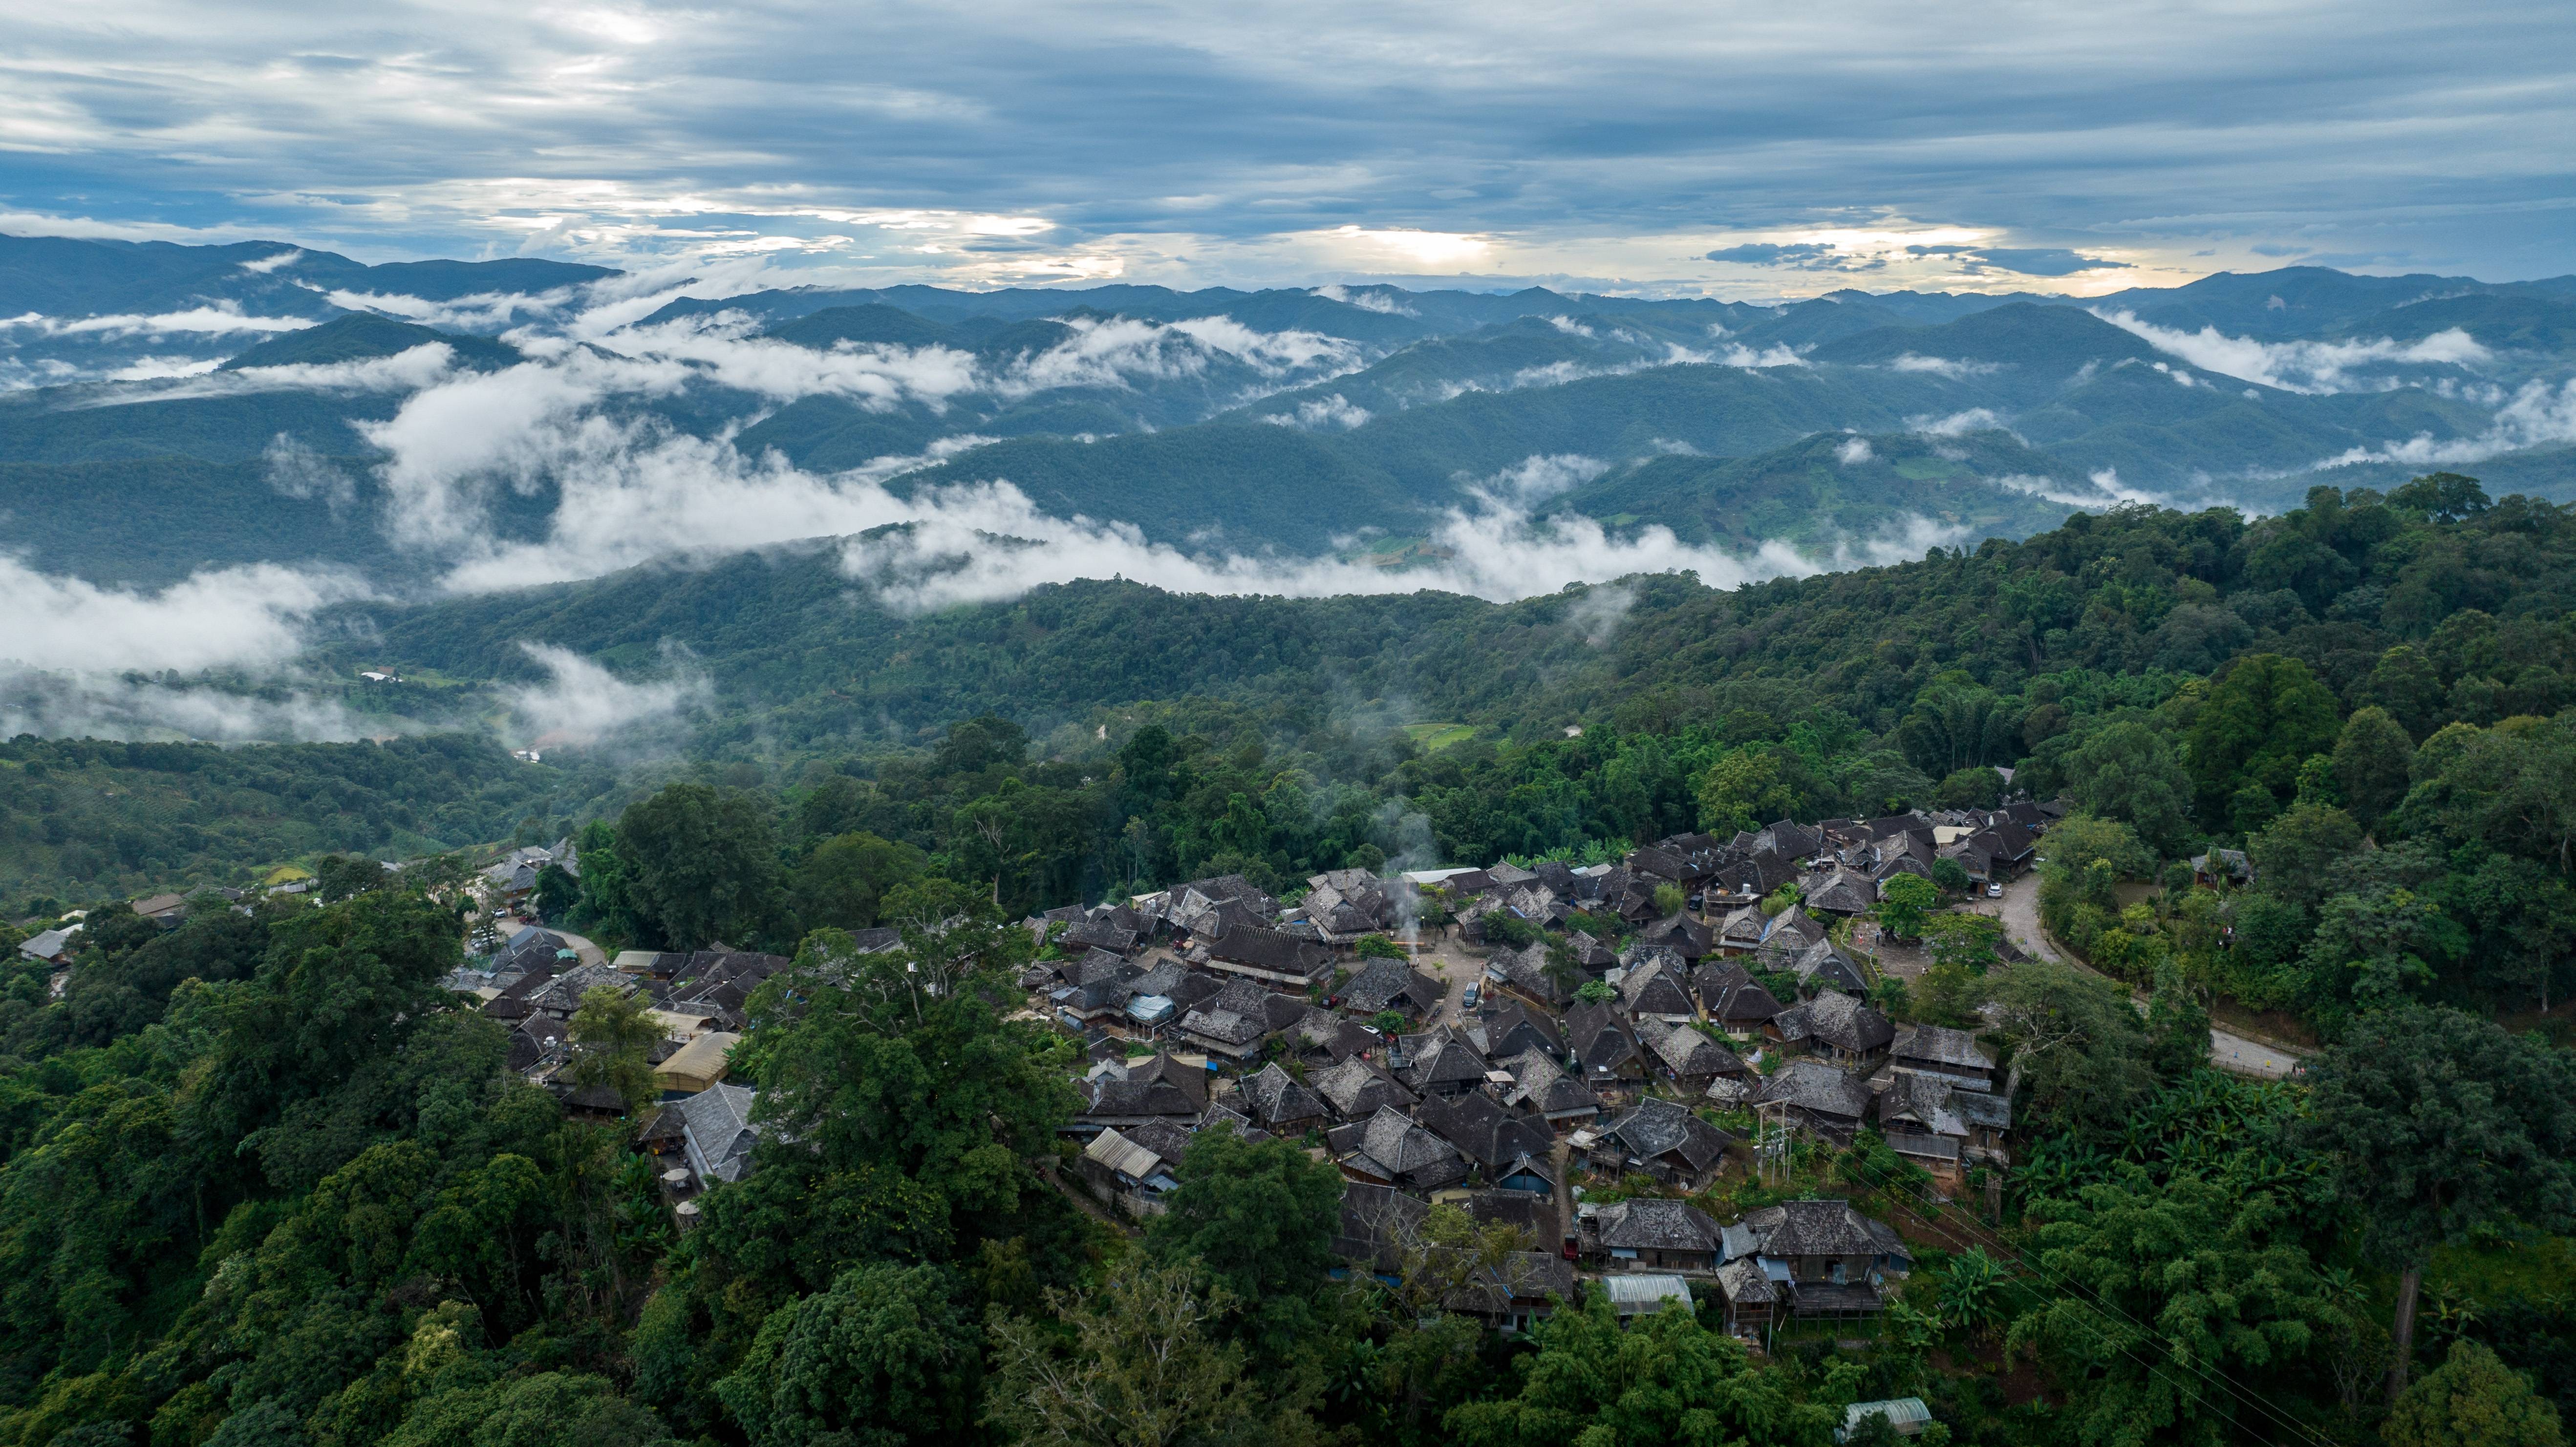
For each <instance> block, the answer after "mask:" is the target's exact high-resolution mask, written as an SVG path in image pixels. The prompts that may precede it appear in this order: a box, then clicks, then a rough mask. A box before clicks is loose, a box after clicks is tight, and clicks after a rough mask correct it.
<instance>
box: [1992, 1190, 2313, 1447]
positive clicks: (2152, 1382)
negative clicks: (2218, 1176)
mask: <svg viewBox="0 0 2576 1447" xmlns="http://www.w3.org/2000/svg"><path fill="white" fill-rule="evenodd" d="M2031 1215H2032V1218H2033V1220H2034V1222H2035V1223H2036V1224H2035V1227H2034V1229H2033V1232H2032V1237H2033V1245H2034V1250H2033V1252H2032V1258H2033V1260H2034V1261H2035V1263H2036V1264H2037V1265H2038V1266H2039V1268H2040V1269H2041V1270H2042V1271H2043V1272H2045V1273H2047V1275H2048V1276H2049V1277H2050V1278H2051V1279H2053V1280H2057V1281H2063V1282H2067V1283H2070V1284H2071V1285H2072V1286H2073V1287H2074V1288H2076V1289H2074V1290H2064V1291H2059V1292H2054V1293H2051V1294H2049V1295H2048V1296H2046V1297H2045V1298H2043V1299H2042V1300H2041V1301H2039V1302H2038V1303H2037V1304H2036V1305H2034V1306H2033V1307H2031V1308H2030V1309H2029V1310H2028V1311H2026V1312H2024V1313H2023V1314H2022V1315H2021V1316H2020V1317H2019V1318H2018V1319H2017V1320H2015V1321H2014V1322H2013V1324H2012V1330H2011V1332H2010V1333H2009V1335H2008V1336H2007V1338H2006V1349H2007V1351H2015V1352H2017V1351H2020V1350H2022V1349H2024V1348H2027V1349H2029V1350H2031V1351H2032V1352H2034V1353H2036V1354H2037V1356H2038V1357H2039V1359H2040V1360H2041V1361H2042V1362H2043V1363H2045V1364H2046V1365H2048V1366H2049V1367H2051V1368H2052V1369H2053V1370H2054V1372H2055V1374H2056V1379H2057V1380H2058V1381H2060V1382H2063V1383H2065V1384H2067V1388H2068V1391H2069V1401H2068V1404H2067V1405H2068V1411H2069V1413H2070V1415H2071V1417H2072V1419H2073V1420H2072V1421H2071V1422H2070V1423H2069V1426H2070V1427H2071V1428H2072V1429H2073V1430H2072V1432H2071V1434H2070V1435H2071V1436H2072V1437H2073V1439H2074V1440H2077V1441H2082V1442H2091V1443H2100V1444H2104V1447H2143V1444H2145V1443H2147V1442H2150V1441H2167V1442H2182V1443H2190V1444H2195V1447H2220V1444H2223V1443H2226V1442H2228V1441H2230V1440H2232V1439H2233V1438H2234V1436H2235V1435H2236V1433H2235V1430H2234V1428H2233V1427H2232V1425H2231V1422H2230V1419H2231V1418H2233V1417H2236V1416H2238V1415H2239V1414H2241V1413H2242V1412H2243V1410H2244V1409H2243V1407H2242V1406H2241V1405H2239V1404H2238V1403H2237V1402H2236V1401H2235V1399H2234V1398H2232V1397H2231V1396H2229V1395H2228V1394H2227V1392H2226V1390H2225V1389H2224V1388H2222V1387H2220V1386H2218V1385H2217V1384H2216V1383H2215V1382H2213V1381H2211V1380H2209V1379H2208V1378H2210V1377H2212V1376H2234V1375H2237V1374H2240V1373H2246V1372H2259V1373H2263V1374H2266V1375H2270V1374H2273V1373H2278V1372H2281V1371H2283V1370H2284V1369H2285V1368H2291V1367H2295V1366H2297V1365H2298V1364H2300V1363H2301V1362H2303V1361H2304V1360H2305V1359H2307V1358H2308V1357H2309V1356H2311V1355H2312V1354H2315V1353H2317V1352H2319V1351H2320V1350H2321V1349H2322V1347H2323V1344H2324V1342H2325V1341H2326V1340H2327V1339H2328V1337H2329V1336H2330V1334H2331V1332H2332V1330H2333V1328H2334V1326H2335V1325H2336V1323H2337V1321H2338V1317H2339V1314H2340V1308H2339V1307H2338V1306H2337V1305H2336V1304H2335V1303H2334V1301H2333V1299H2332V1297H2331V1296H2330V1295H2329V1294H2328V1293H2327V1291H2326V1290H2325V1287H2324V1284H2323V1283H2322V1282H2321V1281H2320V1280H2319V1279H2318V1276H2317V1273H2316V1271H2315V1269H2314V1268H2313V1267H2312V1266H2311V1265H2310V1264H2309V1262H2308V1256H2307V1253H2306V1252H2305V1251H2303V1250H2301V1249H2300V1248H2299V1246H2298V1245H2297V1234H2298V1230H2299V1226H2300V1222H2299V1216H2298V1211H2297V1209H2296V1207H2295V1206H2293V1205H2292V1204H2290V1203H2288V1202H2284V1201H2282V1200H2280V1199H2279V1198H2277V1197H2275V1196H2274V1195H2273V1194H2272V1193H2271V1192H2268V1191H2258V1192H2255V1193H2253V1194H2252V1195H2250V1196H2248V1195H2244V1194H2242V1193H2240V1192H2239V1191H2237V1190H2236V1189H2234V1188H2233V1187H2231V1186H2227V1185H2221V1184H2219V1183H2218V1182H2215V1181H2208V1180H2203V1179H2202V1178H2200V1177H2199V1176H2196V1175H2187V1174H2186V1175H2178V1176H2176V1177H2174V1178H2173V1179H2172V1180H2171V1181H2169V1182H2167V1183H2166V1184H2165V1185H2164V1186H2162V1187H2161V1188H2159V1187H2155V1186H2152V1185H2149V1184H2147V1183H2146V1182H2144V1181H2143V1180H2136V1181H2130V1182H2123V1183H2118V1184H2103V1185H2094V1186H2088V1187H2085V1188H2084V1190H2083V1191H2082V1193H2081V1196H2080V1197H2079V1198H2078V1199H2075V1200H2065V1199H2059V1198H2042V1199H2040V1200H2039V1201H2036V1202H2034V1203H2033V1205H2032V1208H2031Z"/></svg>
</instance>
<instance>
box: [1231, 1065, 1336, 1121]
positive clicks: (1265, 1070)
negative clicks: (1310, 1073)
mask: <svg viewBox="0 0 2576 1447" xmlns="http://www.w3.org/2000/svg"><path fill="white" fill-rule="evenodd" d="M1236 1096H1237V1098H1238V1099H1239V1100H1240V1102H1241V1104H1240V1106H1239V1108H1240V1109H1241V1110H1242V1112H1243V1114H1244V1115H1245V1117H1246V1118H1248V1119H1249V1120H1251V1121H1252V1123H1253V1124H1255V1125H1257V1126H1260V1127H1261V1128H1262V1129H1263V1130H1266V1131H1268V1132H1270V1133H1271V1134H1272V1135H1277V1136H1292V1137H1293V1136H1302V1135H1304V1134H1305V1133H1306V1132H1308V1131H1310V1130H1315V1131H1319V1130H1322V1129H1324V1128H1325V1127H1326V1126H1327V1125H1330V1124H1331V1121H1329V1120H1328V1119H1326V1110H1327V1108H1326V1106H1325V1104H1324V1099H1323V1097H1322V1096H1319V1095H1317V1094H1316V1093H1315V1092H1314V1091H1312V1090H1309V1089H1307V1088H1306V1087H1305V1086H1303V1085H1300V1084H1298V1083H1297V1081H1296V1080H1295V1079H1294V1078H1293V1077H1291V1076H1290V1075H1289V1074H1288V1072H1287V1071H1285V1070H1282V1069H1280V1068H1279V1063H1278V1062H1277V1061H1275V1060H1274V1061H1272V1062H1271V1063H1270V1064H1268V1065H1265V1066H1263V1067H1261V1069H1259V1070H1258V1071H1255V1072H1254V1073H1252V1074H1250V1075H1247V1076H1245V1077H1244V1078H1243V1081H1242V1083H1241V1084H1240V1085H1239V1086H1238V1087H1237V1089H1236Z"/></svg>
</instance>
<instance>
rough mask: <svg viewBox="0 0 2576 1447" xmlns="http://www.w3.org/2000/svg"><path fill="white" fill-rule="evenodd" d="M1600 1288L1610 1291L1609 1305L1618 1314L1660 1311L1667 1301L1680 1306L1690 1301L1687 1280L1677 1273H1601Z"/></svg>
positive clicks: (1626, 1314) (1633, 1314) (1686, 1304)
mask: <svg viewBox="0 0 2576 1447" xmlns="http://www.w3.org/2000/svg"><path fill="white" fill-rule="evenodd" d="M1601 1289H1602V1290H1604V1291H1606V1292H1608V1293H1609V1294H1610V1304H1611V1305H1612V1306H1613V1307H1615V1308H1617V1309H1618V1312H1619V1314H1620V1315H1621V1316H1635V1315H1637V1314H1639V1313H1641V1312H1655V1311H1661V1310H1663V1309H1664V1303H1665V1302H1668V1301H1678V1302H1680V1303H1681V1304H1682V1305H1683V1306H1684V1307H1688V1306H1689V1305H1690V1304H1691V1294H1690V1283H1689V1282H1687V1281H1685V1280H1683V1279H1682V1278H1681V1277H1679V1276H1672V1275H1664V1274H1647V1273H1627V1274H1620V1275H1612V1276H1604V1277H1602V1278H1601Z"/></svg>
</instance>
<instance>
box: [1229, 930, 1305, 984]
mask: <svg viewBox="0 0 2576 1447" xmlns="http://www.w3.org/2000/svg"><path fill="white" fill-rule="evenodd" d="M1208 957H1209V958H1210V959H1216V960H1225V961H1228V962H1230V963H1233V964H1239V965H1246V966H1249V967H1251V968H1253V969H1256V970H1269V971H1272V972H1273V973H1276V974H1283V975H1300V976H1308V977H1311V976H1314V975H1316V974H1319V973H1321V972H1322V971H1323V970H1325V969H1326V968H1328V967H1330V966H1331V964H1332V963H1333V952H1332V951H1331V950H1329V949H1327V948H1325V947H1324V946H1322V945H1320V944H1317V943H1315V942H1314V941H1313V940H1301V939H1298V938H1295V937H1294V936H1291V935H1284V934H1281V933H1279V932H1278V931H1277V930H1273V929H1263V928H1260V927H1257V926H1241V927H1237V928H1233V929H1229V930H1227V931H1226V932H1225V935H1224V937H1223V938H1221V939H1219V940H1217V941H1215V942H1214V943H1212V944H1210V945H1209V946H1208Z"/></svg>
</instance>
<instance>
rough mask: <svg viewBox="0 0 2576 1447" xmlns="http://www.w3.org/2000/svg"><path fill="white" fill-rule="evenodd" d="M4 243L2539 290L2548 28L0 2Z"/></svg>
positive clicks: (2409, 23) (2243, 7)
mask: <svg viewBox="0 0 2576 1447" xmlns="http://www.w3.org/2000/svg"><path fill="white" fill-rule="evenodd" d="M0 40H5V43H4V44H0V231H11V232H18V233H21V234H29V233H54V234H79V235H105V236H123V237H132V238H139V239H149V238H161V239H171V240H231V239H246V238H251V237H259V238H277V239H282V240H288V241H292V242H296V243H298V244H302V245H310V246H320V247H325V248H328V249H331V250H336V251H341V252H344V253H347V254H350V255H353V256H356V257H358V258H360V259H362V260H369V261H381V260H394V259H403V258H410V257H421V256H457V257H489V256H509V255H537V256H553V257H560V258H564V259H571V260H581V261H592V262H599V263H604V264H609V265H615V266H621V267H628V268H637V267H646V266H656V265H665V264H706V263H711V262H714V261H717V260H723V259H732V260H750V259H759V260H762V261H765V262H766V263H767V265H768V266H770V267H772V268H778V269H787V270H812V271H815V272H817V273H820V274H821V275H818V278H817V279H822V277H823V276H829V277H833V278H836V279H846V280H848V281H849V282H852V283H855V284H885V283H891V282H898V281H932V282H940V283H944V284H949V285H965V286H994V285H1012V284H1043V283H1050V282H1052V283H1063V284H1089V283H1096V282H1099V281H1106V280H1123V281H1130V282H1154V283H1163V284H1169V285H1176V286H1206V285H1236V286H1263V285H1315V284H1322V283H1329V282H1334V281H1345V282H1356V281H1368V280H1392V281H1397V282H1399V283H1406V284H1422V283H1425V282H1436V283H1437V284H1440V285H1452V286H1454V285H1469V286H1508V285H1519V284H1525V283H1529V282H1540V283H1545V284H1550V285H1556V286H1560V287H1563V286H1574V287H1582V288H1588V289H1595V290H1611V291H1635V292H1648V293H1657V294H1710V295H1720V296H1741V297H1768V296H1795V295H1804V294H1813V293H1817V292H1823V291H1828V290H1833V289H1837V288H1841V287H1848V286H1860V287H1864V288H1867V289H1870V290H1887V289H1892V288H1895V287H1901V286H1911V287H1940V288H1946V289H1981V290H2054V291H2069V292H2075V293H2078V294H2096V293H2103V292H2109V291H2113V290H2117V289H2119V288H2122V287H2127V286H2137V285H2150V286H2153V285H2173V284H2178V283H2180V282H2183V281H2187V280H2190V279H2191V278H2193V277H2196V276H2199V275H2204V274H2206V273H2209V272H2212V271H2217V270H2239V271H2242V270H2259V269H2267V268H2270V267H2274V266H2280V265H2286V264H2293V263H2315V264H2322V265H2331V266H2339V267H2343V268H2345V269H2348V270H2357V271H2371V272H2383V273H2394V272H2407V271H2429V272H2436V273H2441V274H2453V275H2468V276H2474V277H2477V278H2480V279H2483V280H2512V279H2517V278H2528V277H2536V276H2548V275H2559V274H2564V273H2566V272H2569V271H2571V270H2576V259H2571V257H2570V255H2569V252H2570V250H2571V248H2570V246H2569V243H2568V239H2569V237H2570V236H2576V147H2571V146H2570V145H2568V144H2567V140H2568V137H2570V136H2576V65H2571V64H2570V63H2569V59H2568V57H2570V56H2571V55H2576V6H2569V5H2567V4H2565V3H2564V0H2470V3H2464V4H2455V5H2448V6H2429V5H2424V4H2421V3H2420V0H2405V3H2393V0H2345V3H2265V0H2240V3H2210V4H2176V3H2159V0H2143V3H2138V4H2132V5H2124V6H2075V5H2066V4H2062V3H2046V0H2029V3H1992V0H1978V3H1963V4H1951V5H1925V4H1921V3H1919V0H1906V3H1853V0H1836V3H1826V4H1818V5H1788V6H1784V5H1779V4H1776V3H1763V4H1742V3H1733V0H1719V3H1710V0H1688V3H1669V4H1668V3H1660V0H1647V3H1622V4H1614V5H1600V4H1530V3H1520V0H1494V3H1488V4H1484V5H1479V6H1461V5H1456V4H1454V3H1442V4H1410V3H1401V0H1367V3H1346V0H1300V3H1297V4H1294V5H1286V4H1273V3H1259V0H1255V3H1237V4H1228V5H1221V6H1211V5H1203V4H1166V3H1154V0H1147V3H1128V4H1120V5H1116V6H1097V5H1084V4H1065V3H1050V4H1021V3H1008V0H1000V3H996V0H965V3H948V4H940V5H916V4H909V3H902V0H872V3H869V4H866V5H850V4H846V3H770V4H730V5H728V4H709V3H698V4H690V5H685V6H683V5H670V6H664V5H654V4H596V5H591V4H574V5H553V4H544V3H535V4H530V3H490V0H448V3H441V4H438V5H435V6H427V5H411V4H403V3H399V0H380V3H375V4H369V5H357V6H353V5H347V4H343V3H333V4H322V3H254V0H235V3H230V4H225V5H220V6H215V5H205V4H201V3H178V0H83V3H80V4H77V5H65V4H60V3H48V4H35V3H28V0H0Z"/></svg>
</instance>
